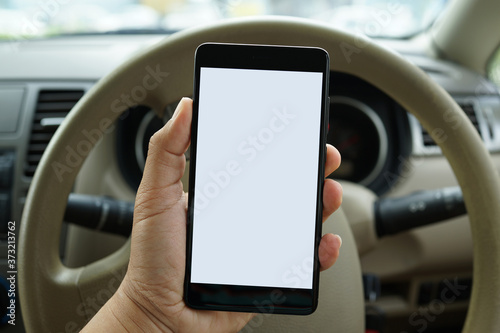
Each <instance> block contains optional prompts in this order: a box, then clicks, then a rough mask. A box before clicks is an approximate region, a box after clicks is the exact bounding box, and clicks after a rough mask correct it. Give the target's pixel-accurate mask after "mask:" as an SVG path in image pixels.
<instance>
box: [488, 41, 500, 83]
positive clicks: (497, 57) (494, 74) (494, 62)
mask: <svg viewBox="0 0 500 333" xmlns="http://www.w3.org/2000/svg"><path fill="white" fill-rule="evenodd" d="M488 76H489V77H490V79H491V80H492V81H493V82H495V83H496V85H497V86H498V87H500V47H499V48H498V50H497V51H496V52H495V54H494V55H493V58H492V59H491V62H490V65H489V66H488Z"/></svg>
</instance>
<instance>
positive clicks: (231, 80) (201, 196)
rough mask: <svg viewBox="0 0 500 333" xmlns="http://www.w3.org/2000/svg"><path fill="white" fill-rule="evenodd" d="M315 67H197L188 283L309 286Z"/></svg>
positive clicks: (317, 102)
mask: <svg viewBox="0 0 500 333" xmlns="http://www.w3.org/2000/svg"><path fill="white" fill-rule="evenodd" d="M322 75H323V74H322V73H316V72H314V73H311V72H296V71H271V70H246V69H221V68H201V74H200V93H199V118H198V133H197V134H198V138H197V155H196V174H195V179H196V185H195V186H196V188H195V200H194V217H193V243H192V244H193V247H192V267H191V282H193V283H210V284H228V285H244V286H265V287H283V288H306V289H311V288H312V283H313V274H312V273H313V265H312V262H313V257H314V236H315V219H316V201H317V177H318V158H319V156H318V154H319V133H320V122H321V97H322V79H323V76H322Z"/></svg>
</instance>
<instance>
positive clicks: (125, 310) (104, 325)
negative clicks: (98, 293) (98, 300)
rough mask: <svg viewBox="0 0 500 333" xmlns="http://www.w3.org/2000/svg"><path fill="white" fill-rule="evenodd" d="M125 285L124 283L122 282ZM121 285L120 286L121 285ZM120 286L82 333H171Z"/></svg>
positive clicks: (168, 328)
mask: <svg viewBox="0 0 500 333" xmlns="http://www.w3.org/2000/svg"><path fill="white" fill-rule="evenodd" d="M124 283H125V281H124ZM124 283H122V286H123V284H124ZM122 286H120V288H118V290H117V291H116V293H115V294H114V295H113V297H111V299H110V300H109V301H108V302H106V304H105V305H104V306H103V307H102V308H101V310H99V312H98V313H97V314H96V315H95V316H94V318H92V320H91V321H90V322H89V323H88V324H87V325H86V326H85V327H84V329H83V330H82V332H101V331H102V332H104V331H106V332H108V331H109V332H167V333H168V332H171V333H173V330H172V329H170V327H168V326H167V325H165V324H164V323H163V322H162V321H161V320H159V319H158V318H157V317H156V316H154V315H153V314H152V313H151V312H149V311H148V310H147V309H146V308H144V307H143V306H142V305H141V304H140V303H139V302H138V301H137V300H135V299H134V298H133V297H132V296H130V295H129V294H128V293H127V292H126V291H125V290H123V288H122Z"/></svg>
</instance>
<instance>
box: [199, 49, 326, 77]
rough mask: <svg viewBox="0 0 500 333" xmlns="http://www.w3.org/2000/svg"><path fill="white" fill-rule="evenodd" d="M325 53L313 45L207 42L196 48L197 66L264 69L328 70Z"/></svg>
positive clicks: (324, 71) (323, 71)
mask: <svg viewBox="0 0 500 333" xmlns="http://www.w3.org/2000/svg"><path fill="white" fill-rule="evenodd" d="M329 60H330V56H329V54H328V52H327V51H326V50H325V49H323V48H319V47H314V46H293V45H267V44H234V43H212V42H207V43H203V44H201V45H199V46H198V47H197V49H196V51H195V64H196V66H199V67H215V68H243V69H263V70H272V69H275V70H290V71H304V72H307V71H313V72H322V73H326V72H327V71H329V67H330V66H329Z"/></svg>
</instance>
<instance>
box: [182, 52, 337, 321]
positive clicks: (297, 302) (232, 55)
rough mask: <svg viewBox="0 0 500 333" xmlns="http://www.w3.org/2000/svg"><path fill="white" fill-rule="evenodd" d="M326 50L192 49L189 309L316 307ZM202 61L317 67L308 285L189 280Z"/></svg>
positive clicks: (287, 310)
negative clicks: (314, 191) (319, 81)
mask: <svg viewBox="0 0 500 333" xmlns="http://www.w3.org/2000/svg"><path fill="white" fill-rule="evenodd" d="M329 61H330V60H329V55H328V53H327V52H326V51H325V50H323V49H321V48H316V47H303V46H279V45H256V44H223V43H204V44H201V45H200V46H199V47H198V48H197V49H196V53H195V68H194V91H193V118H192V119H193V120H192V126H191V152H190V173H189V195H188V212H187V237H186V272H185V281H184V301H185V303H186V304H187V305H188V306H189V307H191V308H194V309H204V310H217V311H233V312H257V313H273V314H299V315H307V314H311V313H313V312H314V311H315V310H316V307H317V304H318V289H319V259H318V253H317V250H318V247H319V242H320V240H321V230H322V215H323V212H322V211H323V200H322V198H323V182H324V165H325V158H326V133H327V131H328V106H329V105H328V91H329V90H328V84H329V73H330V64H329ZM202 67H215V68H235V69H258V70H283V71H304V72H321V73H322V74H323V84H322V103H321V108H322V110H321V123H320V135H319V144H318V149H319V154H318V156H319V170H318V178H317V184H318V186H317V198H318V199H317V205H316V233H315V244H314V247H315V251H314V270H313V274H314V276H313V287H312V289H298V288H297V289H292V288H278V287H260V286H238V285H215V284H203V283H192V282H191V281H190V280H191V258H192V251H191V250H192V236H193V209H194V207H193V204H192V203H193V202H194V188H195V184H196V179H195V176H194V175H195V172H194V171H195V168H196V149H197V128H198V102H199V101H198V96H199V91H200V85H199V82H200V69H201V68H202Z"/></svg>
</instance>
